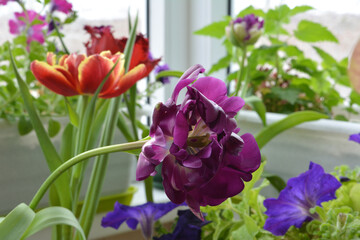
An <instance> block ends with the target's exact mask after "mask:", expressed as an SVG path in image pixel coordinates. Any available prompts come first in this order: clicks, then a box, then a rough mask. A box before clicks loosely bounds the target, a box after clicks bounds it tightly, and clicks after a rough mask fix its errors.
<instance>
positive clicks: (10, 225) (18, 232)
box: [0, 203, 35, 240]
mask: <svg viewBox="0 0 360 240" xmlns="http://www.w3.org/2000/svg"><path fill="white" fill-rule="evenodd" d="M34 217H35V212H34V211H33V210H32V209H31V208H30V207H29V206H27V205H26V204H25V203H20V204H19V205H17V206H16V207H15V208H14V209H13V210H12V211H11V212H10V213H9V214H8V215H7V216H6V217H5V218H4V219H3V220H2V221H1V223H0V239H1V240H18V239H21V236H22V235H23V234H24V232H25V231H26V229H27V228H28V227H29V226H30V224H31V222H32V221H33V219H34Z"/></svg>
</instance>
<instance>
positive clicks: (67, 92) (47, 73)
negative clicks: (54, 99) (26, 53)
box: [30, 60, 79, 96]
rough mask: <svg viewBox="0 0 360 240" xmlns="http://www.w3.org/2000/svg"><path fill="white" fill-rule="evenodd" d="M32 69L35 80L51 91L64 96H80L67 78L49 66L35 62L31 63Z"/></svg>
mask: <svg viewBox="0 0 360 240" xmlns="http://www.w3.org/2000/svg"><path fill="white" fill-rule="evenodd" d="M30 69H31V71H32V72H33V74H34V76H35V78H36V79H37V80H38V81H39V82H41V83H42V84H43V85H44V86H46V87H47V88H49V89H50V90H51V91H53V92H55V93H57V94H61V95H63V96H74V95H77V94H79V93H78V91H77V90H76V88H74V86H73V84H72V83H71V82H69V80H68V79H67V78H66V76H64V74H62V73H61V72H60V71H57V70H56V68H54V67H51V66H50V65H49V64H47V63H45V62H39V61H36V60H35V61H33V62H32V63H31V65H30ZM64 71H66V70H64Z"/></svg>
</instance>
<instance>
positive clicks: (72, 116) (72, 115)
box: [64, 97, 79, 128]
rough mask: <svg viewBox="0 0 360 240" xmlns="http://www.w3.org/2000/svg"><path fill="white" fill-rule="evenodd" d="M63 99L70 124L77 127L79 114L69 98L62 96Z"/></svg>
mask: <svg viewBox="0 0 360 240" xmlns="http://www.w3.org/2000/svg"><path fill="white" fill-rule="evenodd" d="M64 99H65V105H66V109H67V110H68V114H69V119H70V122H71V124H72V125H74V126H75V127H77V128H78V127H79V115H78V114H77V113H76V111H75V110H74V109H73V107H72V106H71V104H70V102H69V100H68V99H67V98H66V97H64Z"/></svg>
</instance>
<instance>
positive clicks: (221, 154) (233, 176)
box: [136, 65, 261, 219]
mask: <svg viewBox="0 0 360 240" xmlns="http://www.w3.org/2000/svg"><path fill="white" fill-rule="evenodd" d="M202 72H204V69H203V67H202V66H201V65H195V66H193V67H191V68H190V69H189V70H187V71H186V72H185V73H184V74H183V76H182V77H181V78H180V80H179V82H178V84H177V85H176V87H175V90H174V92H173V94H172V97H171V98H170V99H169V100H168V101H167V102H166V103H159V104H158V105H157V106H156V108H155V110H154V114H153V123H152V125H151V127H150V136H151V138H152V139H151V140H150V141H149V142H147V143H146V144H145V145H144V146H143V148H142V152H141V153H140V156H139V161H138V166H137V169H136V178H137V180H139V181H140V180H144V179H145V178H147V177H149V176H150V175H151V176H153V175H155V174H156V171H155V167H156V166H157V165H159V164H160V163H162V169H161V172H162V177H163V186H164V189H165V193H166V194H167V196H168V197H169V199H170V200H171V201H172V202H174V203H182V202H184V201H185V202H186V203H187V204H188V206H189V207H190V209H191V210H192V211H193V213H194V214H195V215H196V216H197V217H198V218H200V219H203V217H202V214H201V212H200V206H206V205H211V206H215V205H218V204H220V203H222V202H223V201H225V200H226V199H227V198H229V197H232V196H234V195H236V194H238V193H240V192H241V191H242V190H243V188H244V183H243V181H250V180H251V178H252V175H251V173H252V172H254V171H255V170H256V169H258V167H259V165H260V159H261V156H260V151H259V148H258V146H257V143H256V141H255V139H254V137H253V136H252V135H251V134H244V135H242V136H241V137H240V136H238V135H237V133H238V132H239V130H240V129H239V128H238V127H237V124H236V120H235V119H234V116H235V115H236V114H237V113H238V111H239V110H240V109H241V108H242V106H243V105H244V100H243V99H241V98H240V97H234V96H233V97H228V96H227V89H226V84H225V83H224V82H223V81H221V80H219V79H216V78H213V77H202V78H199V79H197V78H198V75H199V73H202ZM184 88H185V90H186V91H187V92H186V94H185V98H184V100H183V101H182V102H181V103H180V104H177V98H178V95H179V92H180V91H181V90H182V89H184Z"/></svg>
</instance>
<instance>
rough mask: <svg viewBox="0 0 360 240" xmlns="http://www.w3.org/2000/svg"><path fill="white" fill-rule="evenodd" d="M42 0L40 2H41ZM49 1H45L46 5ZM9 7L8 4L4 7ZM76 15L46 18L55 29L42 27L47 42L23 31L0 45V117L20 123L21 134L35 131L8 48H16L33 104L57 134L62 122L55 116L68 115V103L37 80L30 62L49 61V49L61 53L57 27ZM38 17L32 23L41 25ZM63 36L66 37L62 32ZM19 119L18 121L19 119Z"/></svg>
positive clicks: (18, 63)
mask: <svg viewBox="0 0 360 240" xmlns="http://www.w3.org/2000/svg"><path fill="white" fill-rule="evenodd" d="M39 2H40V1H39ZM49 3H50V1H44V2H43V3H42V4H43V7H44V8H45V7H46V6H47V5H48V4H49ZM3 7H6V6H3ZM76 18H77V14H76V12H75V11H74V12H72V13H71V14H69V15H67V16H66V18H65V19H61V18H59V17H57V16H55V15H51V13H49V15H48V16H47V19H46V21H47V22H51V21H53V22H54V23H55V24H56V28H55V29H54V30H53V31H51V32H47V28H45V29H44V30H43V34H44V37H45V42H44V43H43V44H41V43H39V42H37V41H31V42H30V43H29V42H28V41H27V36H26V32H25V31H24V32H22V33H20V34H19V35H17V36H16V37H14V38H13V39H11V40H10V41H7V42H4V43H3V44H1V45H0V118H2V119H5V120H7V121H8V122H10V123H15V122H17V123H18V130H19V133H20V134H21V135H25V134H27V133H29V132H30V131H32V129H33V126H32V124H31V122H30V120H29V117H28V113H27V112H26V110H25V107H24V101H23V99H22V97H21V94H20V90H19V87H18V85H17V82H16V78H15V75H14V72H13V71H12V69H11V67H10V55H9V47H10V48H11V49H12V51H13V55H14V57H15V62H16V65H17V66H18V68H19V72H20V73H21V74H22V75H23V76H25V78H26V79H25V80H26V83H27V84H28V86H29V89H30V92H31V94H32V97H33V101H34V104H35V106H36V108H37V109H38V111H39V114H40V116H42V117H48V119H49V120H48V130H49V134H50V136H55V135H56V134H57V133H58V132H59V130H60V123H59V122H58V121H57V120H54V119H53V118H52V117H56V116H65V115H66V106H65V102H64V99H63V98H62V97H61V96H59V95H57V94H55V93H53V92H51V91H49V90H48V89H46V88H45V87H44V86H42V85H41V84H40V83H39V82H38V81H36V80H35V77H34V75H33V74H32V73H31V71H30V63H31V62H32V61H34V60H39V61H46V53H47V52H58V53H61V54H64V52H63V51H62V50H59V48H58V46H57V45H58V44H57V39H58V34H60V33H59V32H58V29H59V28H61V27H62V26H63V25H65V24H71V23H72V22H73V21H75V20H76ZM38 21H39V20H35V21H33V22H32V23H31V24H38ZM61 36H64V35H63V34H61ZM18 120H19V121H18Z"/></svg>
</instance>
